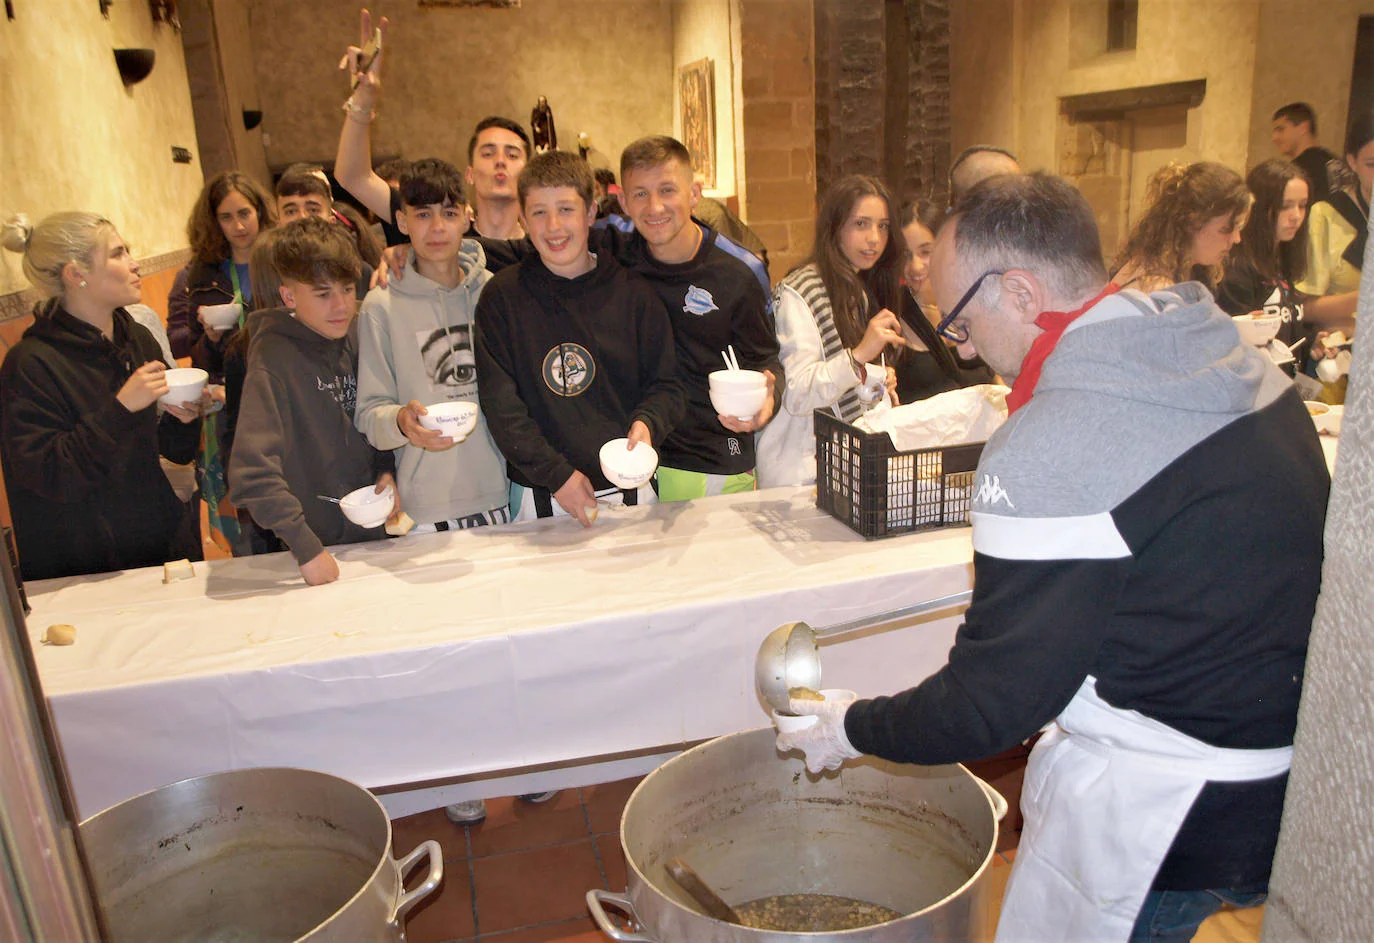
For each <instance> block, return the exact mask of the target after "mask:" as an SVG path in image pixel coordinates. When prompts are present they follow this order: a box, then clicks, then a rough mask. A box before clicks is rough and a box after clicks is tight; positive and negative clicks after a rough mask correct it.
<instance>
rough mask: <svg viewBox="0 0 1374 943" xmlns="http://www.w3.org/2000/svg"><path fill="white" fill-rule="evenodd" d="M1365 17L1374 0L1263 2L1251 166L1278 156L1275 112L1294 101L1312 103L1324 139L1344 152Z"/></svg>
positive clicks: (1372, 12)
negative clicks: (1359, 29) (1353, 75)
mask: <svg viewBox="0 0 1374 943" xmlns="http://www.w3.org/2000/svg"><path fill="white" fill-rule="evenodd" d="M1361 16H1374V0H1320V2H1314V0H1305V2H1304V0H1263V2H1262V3H1261V5H1260V16H1259V37H1258V42H1257V54H1256V61H1257V66H1256V69H1255V83H1254V100H1253V109H1252V112H1251V118H1250V159H1249V161H1248V162H1247V164H1246V166H1247V167H1253V166H1254V165H1255V164H1258V163H1259V162H1260V161H1262V160H1266V159H1268V158H1270V157H1277V156H1278V154H1277V153H1275V151H1274V147H1273V145H1272V144H1271V143H1270V141H1269V129H1270V126H1271V121H1270V116H1271V115H1273V113H1274V110H1275V109H1277V108H1281V107H1283V106H1284V105H1286V104H1288V103H1289V102H1293V101H1305V102H1307V103H1308V104H1309V105H1311V106H1312V108H1313V109H1314V110H1315V111H1316V112H1317V132H1318V138H1319V140H1320V141H1321V143H1322V144H1323V145H1325V146H1326V147H1328V148H1329V149H1331V150H1332V151H1335V152H1337V153H1339V152H1340V151H1341V149H1342V145H1343V142H1344V138H1345V126H1346V118H1347V110H1348V108H1349V105H1350V75H1351V70H1352V68H1353V67H1354V61H1355V31H1356V29H1357V27H1358V25H1359V19H1360V17H1361Z"/></svg>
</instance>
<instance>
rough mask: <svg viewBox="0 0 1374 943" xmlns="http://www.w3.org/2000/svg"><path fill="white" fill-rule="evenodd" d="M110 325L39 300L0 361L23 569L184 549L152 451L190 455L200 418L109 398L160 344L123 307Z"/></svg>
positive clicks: (84, 568) (1, 420) (155, 355)
mask: <svg viewBox="0 0 1374 943" xmlns="http://www.w3.org/2000/svg"><path fill="white" fill-rule="evenodd" d="M113 333H114V339H113V341H110V340H106V339H105V337H104V335H102V334H101V333H100V331H99V330H97V329H96V328H94V327H92V326H91V325H89V324H86V323H85V322H84V321H79V320H77V319H76V318H74V317H73V316H72V315H70V314H68V313H67V312H66V311H65V310H63V308H62V307H61V306H60V305H58V304H55V303H49V304H48V305H47V306H45V308H44V310H43V311H41V312H40V313H39V314H38V316H37V318H36V319H35V321H34V324H33V326H32V327H30V328H29V329H28V330H27V331H25V332H24V339H23V340H21V341H20V342H19V343H18V344H17V345H15V347H14V349H13V350H11V351H10V352H9V355H8V356H6V357H5V362H4V365H3V367H0V459H3V461H4V471H5V486H6V488H7V489H8V492H9V504H10V513H11V515H12V517H13V520H14V531H15V540H16V542H17V543H18V546H19V559H20V565H21V568H22V571H23V575H24V579H26V580H33V579H47V578H50V577H57V576H73V575H77V574H82V573H101V572H107V571H110V570H122V569H128V568H132V567H140V566H156V565H157V564H160V563H166V562H167V561H168V560H173V559H178V558H180V557H184V556H187V555H188V552H189V548H185V547H177V546H175V536H176V530H177V525H178V523H179V522H180V520H181V516H182V512H183V510H184V506H183V504H182V502H181V501H180V500H179V499H178V498H177V496H176V494H175V493H173V491H172V487H171V485H169V484H168V483H167V477H166V475H164V474H163V472H162V467H161V465H160V463H159V462H158V455H159V454H162V455H165V456H166V457H167V458H168V459H170V460H171V461H174V462H178V463H185V462H189V461H191V460H192V459H193V458H194V457H195V451H196V445H197V442H198V440H199V436H200V423H189V424H184V423H182V422H180V421H179V420H177V419H176V418H175V417H173V416H170V415H164V416H162V418H161V419H159V418H158V411H157V407H156V406H149V407H147V408H146V409H141V410H139V411H138V412H136V413H131V412H129V411H128V410H127V409H125V408H124V406H123V405H121V404H120V402H119V400H117V399H116V398H115V397H116V395H117V394H118V393H119V390H120V388H121V387H123V386H124V383H125V382H126V381H127V380H128V379H129V376H130V375H131V374H132V373H133V372H134V370H136V369H137V368H138V367H141V366H142V365H143V364H145V363H147V362H148V361H150V360H159V361H160V360H161V359H162V352H161V350H160V349H159V348H158V344H157V341H155V340H154V339H153V336H152V334H150V333H149V332H148V330H147V329H146V328H144V327H143V326H142V325H140V324H138V323H136V322H135V321H134V319H133V318H132V317H131V316H130V315H129V314H128V312H126V311H124V310H123V309H122V308H121V309H118V310H116V311H115V315H114V332H113Z"/></svg>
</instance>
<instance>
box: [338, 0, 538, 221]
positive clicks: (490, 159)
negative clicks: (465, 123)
mask: <svg viewBox="0 0 1374 943" xmlns="http://www.w3.org/2000/svg"><path fill="white" fill-rule="evenodd" d="M389 25H390V24H389V22H388V20H387V19H386V17H382V19H381V20H380V21H379V22H378V29H380V30H381V33H382V48H383V49H385V47H386V34H387V29H388V27H389ZM372 32H373V31H372V15H371V14H370V13H368V11H367V10H363V11H362V42H361V43H360V45H358V46H350V47H348V51H347V52H346V53H345V55H344V58H343V61H341V62H340V63H339V67H340V68H341V69H345V68H346V69H348V71H349V73H350V75H351V76H352V78H353V80H354V87H353V93H352V95H350V96H349V98H348V100H347V101H346V102H344V106H343V110H344V124H343V130H342V131H341V132H340V134H339V151H338V154H337V155H336V157H335V163H334V177H335V179H336V180H338V181H339V186H341V187H343V188H344V189H345V190H347V191H348V192H349V193H351V194H353V196H354V198H355V199H357V200H358V201H359V202H360V203H362V204H363V205H364V206H366V207H367V208H368V209H370V210H372V212H374V213H376V214H377V215H378V216H379V217H381V218H382V219H383V220H393V219H395V217H396V214H397V213H398V212H399V211H400V203H399V197H398V196H397V195H396V192H395V190H394V189H393V188H392V187H390V186H388V185H387V182H386V181H385V180H383V179H382V178H381V177H380V176H378V175H377V174H376V173H375V172H374V171H373V169H372V134H371V132H372V121H373V119H374V118H375V117H376V114H377V103H378V100H379V98H380V96H381V89H382V58H383V56H384V54H385V53H384V52H378V53H377V55H376V56H374V57H373V59H372V62H371V64H370V65H369V66H368V67H367V68H366V69H365V70H359V68H358V66H359V65H360V62H359V58H360V56H361V54H362V45H364V44H366V42H367V40H368V39H369V38H370V37H371V36H372ZM529 155H530V138H529V135H528V134H526V133H525V129H524V128H523V127H522V126H521V125H520V124H519V123H518V122H515V121H512V120H510V119H509V118H502V117H499V116H495V115H493V116H490V117H487V118H483V119H482V120H481V121H479V122H477V126H476V127H475V128H474V129H473V132H472V139H471V140H469V141H468V168H467V170H466V171H465V178H466V180H467V184H468V186H469V187H471V188H472V205H473V209H474V210H475V212H476V216H477V221H476V224H475V226H474V228H475V229H476V232H477V234H478V235H480V236H483V237H485V238H489V239H519V238H521V237H522V236H524V230H523V229H522V228H521V226H520V204H519V202H518V200H517V194H516V187H515V184H516V180H517V179H518V178H519V176H520V171H521V170H522V169H523V168H524V166H525V162H526V161H527V160H528V159H529ZM388 243H389V244H395V243H394V242H392V241H391V240H390V239H389V240H388Z"/></svg>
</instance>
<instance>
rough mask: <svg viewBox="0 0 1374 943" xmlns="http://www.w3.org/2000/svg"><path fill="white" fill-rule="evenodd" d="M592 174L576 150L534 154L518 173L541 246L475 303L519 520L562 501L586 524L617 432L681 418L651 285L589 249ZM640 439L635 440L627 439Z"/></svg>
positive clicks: (637, 434) (660, 433) (493, 415)
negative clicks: (605, 450)
mask: <svg viewBox="0 0 1374 943" xmlns="http://www.w3.org/2000/svg"><path fill="white" fill-rule="evenodd" d="M592 186H593V183H592V170H591V167H589V166H588V165H587V162H586V161H584V160H582V159H581V158H580V157H577V156H575V155H572V154H568V153H565V152H562V151H551V152H549V153H545V154H539V155H537V156H535V158H534V159H533V160H531V161H530V162H529V163H528V164H527V165H526V166H525V169H524V171H523V172H522V173H521V174H520V180H519V190H518V192H519V197H520V205H521V209H522V212H523V222H524V226H525V229H526V231H527V232H528V233H529V237H530V241H531V242H532V243H533V245H534V248H535V250H536V252H537V254H536V255H531V256H528V257H526V258H525V259H523V260H522V261H521V262H520V263H519V264H518V265H514V266H510V267H508V268H506V269H503V270H502V271H501V272H500V273H499V274H497V275H496V276H495V277H494V278H493V279H492V280H491V281H490V282H489V283H488V284H487V286H486V288H485V289H484V290H483V292H482V298H481V300H480V301H479V302H478V304H477V375H478V377H479V378H480V380H481V384H480V386H479V389H478V395H479V397H480V399H481V403H482V412H483V413H484V414H485V415H486V417H487V422H488V423H489V427H490V429H491V431H492V436H493V437H494V438H495V439H496V444H497V445H498V446H499V447H500V449H501V451H502V453H503V454H504V455H505V456H506V462H507V471H508V473H509V475H510V478H511V481H512V482H513V483H514V484H517V485H520V486H521V490H520V492H519V493H518V495H519V499H520V501H519V504H518V505H517V503H516V500H515V497H516V493H515V491H514V489H512V491H513V495H512V506H513V507H512V509H513V510H514V511H515V512H516V515H517V517H518V518H520V519H527V518H530V517H536V516H537V517H551V516H553V515H554V513H555V510H554V509H555V506H557V508H559V509H561V511H562V512H563V513H566V514H569V515H571V516H573V517H575V518H577V519H578V521H580V522H581V523H582V525H583V526H590V524H591V520H592V516H593V515H590V514H589V512H594V511H595V509H596V503H597V497H598V495H601V496H605V497H609V498H611V499H612V500H613V501H616V500H622V499H623V500H624V501H626V502H628V503H636V502H637V501H638V500H640V499H641V498H643V499H645V500H651V499H652V498H651V492H649V491H648V489H647V488H642V489H640V493H639V494H636V492H625V493H623V498H622V492H619V491H618V490H617V489H616V488H614V487H613V486H612V485H611V483H610V482H609V481H607V480H606V478H605V476H604V475H603V474H602V472H601V463H600V457H599V453H600V449H601V446H602V445H603V444H604V443H605V442H607V441H608V440H610V439H615V438H619V437H622V436H628V438H629V439H630V441H631V443H633V444H635V445H637V444H639V443H644V444H647V445H653V444H654V443H656V442H661V441H663V440H664V439H665V438H666V437H667V435H668V433H669V432H671V431H672V429H673V426H674V425H676V423H677V422H678V420H679V419H680V418H681V416H682V412H683V403H682V392H681V389H680V388H679V385H678V381H677V378H676V372H677V358H676V355H675V353H674V349H673V334H672V326H671V325H670V324H669V322H668V316H667V313H666V312H665V311H664V310H663V305H662V303H661V302H660V301H659V300H658V297H657V296H656V295H655V294H654V291H653V289H652V288H650V287H649V286H648V284H647V283H645V282H644V280H643V279H641V278H639V277H638V276H636V275H634V274H632V273H630V272H627V271H626V270H625V269H624V268H622V267H621V266H620V264H619V263H617V262H616V261H615V259H614V258H613V257H612V255H611V253H609V252H600V253H598V254H596V255H593V254H592V253H591V252H590V251H589V250H588V246H587V237H588V234H589V232H590V231H591V227H592V222H593V221H594V220H595V219H596V205H595V203H594V202H593V201H592ZM632 447H634V446H632Z"/></svg>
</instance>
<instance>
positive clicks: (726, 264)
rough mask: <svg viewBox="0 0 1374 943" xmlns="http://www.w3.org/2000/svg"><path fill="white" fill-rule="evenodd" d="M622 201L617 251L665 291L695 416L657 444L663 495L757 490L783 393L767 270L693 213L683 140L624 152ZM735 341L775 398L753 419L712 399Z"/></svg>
mask: <svg viewBox="0 0 1374 943" xmlns="http://www.w3.org/2000/svg"><path fill="white" fill-rule="evenodd" d="M620 181H621V193H620V205H621V207H623V208H624V210H625V213H626V215H628V216H629V218H630V220H631V221H632V222H633V223H634V230H633V231H632V232H630V233H628V234H625V233H623V232H622V233H621V241H620V244H619V245H618V246H617V250H616V254H617V257H618V258H619V259H620V261H621V262H623V263H624V264H625V265H626V266H627V267H629V268H631V269H633V270H634V271H636V272H638V273H639V274H641V275H643V276H644V277H645V278H646V279H647V280H648V281H649V284H650V285H652V286H653V287H654V290H655V291H657V292H658V295H659V297H660V298H661V299H662V300H663V304H664V306H665V307H666V308H667V309H668V316H669V317H670V318H671V320H672V324H673V335H674V337H675V338H676V342H677V358H678V370H679V374H680V377H681V380H682V384H683V387H684V392H685V396H686V407H687V413H686V416H685V417H684V418H683V420H682V422H680V423H678V424H677V426H676V427H674V429H673V433H672V435H670V436H669V437H668V438H667V439H665V440H664V441H663V444H662V445H661V446H660V447H659V457H660V464H659V469H658V497H659V500H660V501H686V500H690V499H693V498H702V497H707V496H708V495H717V494H732V493H735V492H740V491H752V490H754V487H755V479H754V435H753V434H754V432H756V431H757V430H759V429H761V428H763V426H764V425H766V424H767V423H768V420H769V419H771V418H772V417H773V412H774V410H775V409H776V408H777V406H778V402H779V401H780V399H781V396H782V384H781V383H778V382H776V381H777V380H778V379H780V378H781V377H782V365H781V363H780V362H779V358H778V338H777V334H776V333H775V331H774V327H773V320H772V317H771V316H770V314H769V310H768V295H767V293H766V287H765V286H767V284H768V275H767V271H766V270H764V269H763V266H762V263H761V262H760V261H759V260H758V258H757V257H756V256H755V255H754V254H753V253H751V252H748V251H746V250H744V249H742V248H740V247H739V246H737V245H735V244H734V243H733V242H731V241H729V240H728V239H725V238H724V237H722V236H720V235H719V234H718V233H717V232H716V231H715V230H713V229H712V228H711V227H710V226H707V225H706V224H705V223H703V222H701V221H700V220H698V219H694V218H693V216H692V210H693V209H694V208H695V207H696V205H697V201H698V200H699V199H700V198H701V184H700V183H698V182H696V181H694V180H693V178H692V159H691V155H690V154H689V153H688V151H687V148H686V147H684V146H683V145H682V143H681V142H679V141H677V140H675V139H673V138H671V137H666V136H655V137H646V138H641V139H640V140H638V141H635V142H634V143H633V144H631V145H630V146H629V147H627V148H625V151H624V153H623V154H621V157H620ZM730 346H733V347H734V349H735V353H736V355H737V356H738V357H739V362H740V366H741V367H743V368H745V369H746V370H761V371H763V372H764V373H765V375H767V377H768V384H769V386H768V398H767V399H766V400H765V401H764V404H763V406H762V408H760V409H759V411H758V413H757V414H756V415H754V416H753V417H752V418H751V419H750V420H749V421H747V422H741V421H740V420H739V419H736V418H735V417H733V416H723V415H719V414H717V412H716V409H715V407H714V406H712V405H711V396H710V392H709V389H708V380H707V378H708V377H709V375H710V374H711V372H712V371H714V370H720V369H722V367H723V361H722V360H721V351H723V350H725V349H726V348H727V347H730Z"/></svg>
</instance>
